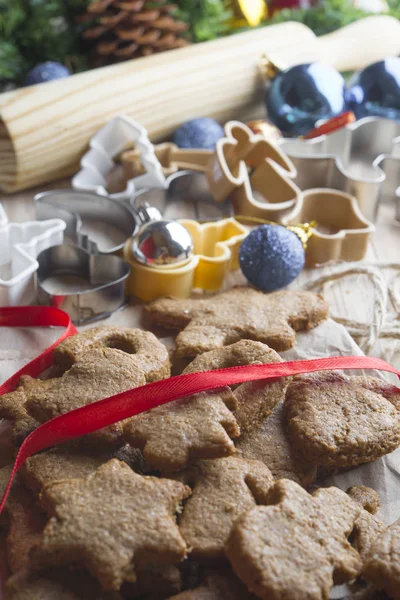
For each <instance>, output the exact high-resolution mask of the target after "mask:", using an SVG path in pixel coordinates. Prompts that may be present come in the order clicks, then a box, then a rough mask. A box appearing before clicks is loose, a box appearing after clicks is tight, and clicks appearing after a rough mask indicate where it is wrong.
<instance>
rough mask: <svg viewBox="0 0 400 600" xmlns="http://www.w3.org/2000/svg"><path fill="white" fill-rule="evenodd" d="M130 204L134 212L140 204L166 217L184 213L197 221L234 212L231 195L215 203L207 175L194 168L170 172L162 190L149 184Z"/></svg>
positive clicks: (170, 217)
mask: <svg viewBox="0 0 400 600" xmlns="http://www.w3.org/2000/svg"><path fill="white" fill-rule="evenodd" d="M130 206H131V209H132V211H133V212H134V213H135V214H137V212H138V211H140V209H141V207H143V206H144V207H148V206H153V207H155V208H156V209H157V210H158V211H159V212H160V213H161V214H162V215H163V217H165V218H168V219H179V218H180V217H182V216H185V217H188V218H192V219H196V220H197V221H212V220H215V219H220V218H221V217H231V216H232V215H233V208H232V204H231V202H230V199H229V198H228V199H227V200H226V201H225V202H221V203H217V202H216V201H215V199H214V197H213V196H212V194H211V192H210V189H209V186H208V181H207V177H206V175H205V174H204V173H196V172H194V171H179V172H178V173H174V174H172V175H170V176H169V177H168V178H167V179H166V182H165V188H164V189H162V190H160V189H155V188H150V189H143V190H140V191H138V192H137V193H136V194H135V195H134V196H133V198H132V199H131V201H130Z"/></svg>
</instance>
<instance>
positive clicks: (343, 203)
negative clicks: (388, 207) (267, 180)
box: [282, 188, 375, 266]
mask: <svg viewBox="0 0 400 600" xmlns="http://www.w3.org/2000/svg"><path fill="white" fill-rule="evenodd" d="M313 221H315V222H316V225H315V226H314V227H311V233H312V235H311V237H310V238H309V239H308V240H307V249H306V264H307V265H308V266H315V265H321V264H324V263H327V262H330V261H338V260H345V261H356V260H361V259H362V258H363V257H364V255H365V253H366V251H367V247H368V242H369V238H370V235H371V233H373V232H374V231H375V226H374V225H373V224H372V223H371V222H370V221H368V220H367V219H366V218H365V217H364V216H363V215H362V213H361V210H360V208H359V206H358V203H357V200H356V199H355V198H354V196H351V195H350V194H346V193H345V192H340V191H337V190H331V189H325V188H319V189H318V188H317V189H312V190H307V191H305V192H303V194H302V195H301V197H300V200H299V202H298V204H297V205H296V207H295V208H294V209H293V211H292V212H290V213H289V214H288V215H287V216H286V217H284V218H283V219H282V223H283V224H284V225H295V224H297V223H312V222H313Z"/></svg>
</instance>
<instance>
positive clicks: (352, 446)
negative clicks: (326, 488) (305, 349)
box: [285, 372, 400, 467]
mask: <svg viewBox="0 0 400 600" xmlns="http://www.w3.org/2000/svg"><path fill="white" fill-rule="evenodd" d="M285 413H286V418H287V423H288V431H289V435H290V439H291V442H292V443H293V445H294V447H295V448H296V449H297V450H298V452H299V453H300V454H301V455H302V456H304V458H306V459H308V460H311V461H313V462H315V463H316V464H318V465H319V466H322V467H353V466H356V465H359V464H362V463H366V462H370V461H373V460H376V459H377V458H380V457H381V456H384V455H385V454H388V453H389V452H392V450H395V449H396V448H397V447H398V446H399V444H400V414H399V413H398V411H397V410H396V408H395V407H394V406H393V404H391V402H389V401H388V400H386V398H384V397H383V396H382V395H380V394H377V393H376V392H374V391H371V390H369V389H366V388H365V387H363V386H361V385H360V383H359V379H358V378H356V380H353V378H352V377H348V376H345V375H340V374H339V373H336V372H325V373H324V372H321V373H316V374H310V375H301V376H298V377H295V378H294V379H293V381H292V382H291V383H290V385H289V387H288V391H287V394H286V401H285Z"/></svg>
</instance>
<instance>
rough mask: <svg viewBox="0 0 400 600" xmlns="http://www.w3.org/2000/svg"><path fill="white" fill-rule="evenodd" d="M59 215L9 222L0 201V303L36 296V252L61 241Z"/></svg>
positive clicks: (25, 300)
mask: <svg viewBox="0 0 400 600" xmlns="http://www.w3.org/2000/svg"><path fill="white" fill-rule="evenodd" d="M65 227H66V225H65V223H64V222H63V221H61V220H60V219H50V220H48V221H42V222H39V221H27V222H25V223H9V222H8V219H7V215H6V213H5V211H4V209H3V206H2V205H1V204H0V269H1V272H0V275H1V276H0V306H15V305H18V304H29V303H30V302H32V301H33V300H34V298H35V289H34V275H35V272H36V271H37V269H38V266H39V264H38V261H37V260H36V257H37V255H38V254H39V253H40V252H41V251H42V250H44V249H45V248H48V247H49V246H53V245H55V244H60V243H62V241H63V237H64V229H65Z"/></svg>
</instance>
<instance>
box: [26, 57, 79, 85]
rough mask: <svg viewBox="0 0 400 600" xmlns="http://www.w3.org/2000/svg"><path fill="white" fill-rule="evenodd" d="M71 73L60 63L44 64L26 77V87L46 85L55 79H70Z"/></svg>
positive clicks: (34, 68) (40, 64)
mask: <svg viewBox="0 0 400 600" xmlns="http://www.w3.org/2000/svg"><path fill="white" fill-rule="evenodd" d="M70 75H71V73H70V72H69V70H68V69H67V67H66V66H65V65H63V64H61V63H59V62H52V61H48V62H44V63H39V64H38V65H36V66H35V67H33V69H31V70H30V71H29V72H28V74H27V76H26V77H25V81H24V85H35V84H36V83H44V82H46V81H53V80H54V79H63V78H64V77H69V76H70Z"/></svg>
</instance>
